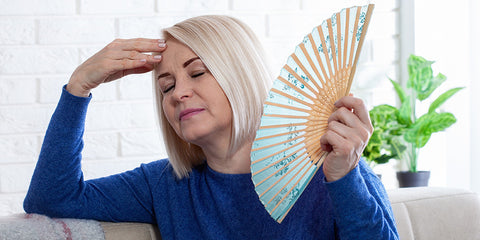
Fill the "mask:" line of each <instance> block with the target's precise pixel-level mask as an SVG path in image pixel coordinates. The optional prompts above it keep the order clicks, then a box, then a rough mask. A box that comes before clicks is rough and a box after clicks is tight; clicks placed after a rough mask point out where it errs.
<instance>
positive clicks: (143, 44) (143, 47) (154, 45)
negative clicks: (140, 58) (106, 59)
mask: <svg viewBox="0 0 480 240" xmlns="http://www.w3.org/2000/svg"><path fill="white" fill-rule="evenodd" d="M121 46H122V50H127V51H132V50H133V51H138V52H163V51H164V50H165V49H166V48H167V44H166V43H165V40H163V39H147V38H135V39H128V40H124V41H123V42H122V45H121Z"/></svg>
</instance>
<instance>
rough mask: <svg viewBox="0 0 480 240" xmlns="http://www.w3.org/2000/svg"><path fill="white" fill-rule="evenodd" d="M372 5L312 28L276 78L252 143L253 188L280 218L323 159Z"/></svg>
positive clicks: (359, 48) (354, 9)
mask: <svg viewBox="0 0 480 240" xmlns="http://www.w3.org/2000/svg"><path fill="white" fill-rule="evenodd" d="M373 7H374V5H373V4H369V5H365V6H359V7H351V8H346V9H343V10H342V11H340V12H339V13H335V14H334V15H333V16H332V17H331V18H329V19H326V20H325V21H323V23H322V24H321V25H319V26H317V27H315V28H314V29H313V31H312V32H311V33H309V34H308V35H307V36H305V37H304V39H303V41H302V42H301V43H300V44H299V45H298V46H297V47H296V48H295V52H294V53H293V54H292V55H290V56H289V57H288V59H287V63H286V64H285V65H284V66H283V68H282V69H281V71H280V76H279V77H278V78H277V79H276V80H275V81H274V83H273V87H272V89H271V90H270V93H269V96H268V98H267V100H266V102H265V105H264V113H263V116H262V121H261V126H260V129H259V130H258V131H257V136H256V139H255V142H254V143H253V147H252V154H251V171H252V180H253V182H254V184H255V190H256V192H257V194H258V196H259V198H260V200H261V201H262V203H263V204H264V205H265V208H266V209H267V211H268V212H269V213H270V215H271V216H272V217H273V218H274V219H275V220H276V221H278V222H282V221H283V219H284V218H285V216H286V215H287V213H288V212H289V211H290V209H291V208H292V207H293V205H294V203H295V202H296V200H297V199H298V198H299V197H300V195H301V194H302V192H303V190H304V189H305V188H306V186H307V185H308V183H309V182H310V180H311V179H312V178H313V176H314V175H315V173H316V172H317V170H318V169H319V167H320V165H321V164H322V162H323V159H324V157H325V156H326V152H324V151H322V150H321V148H320V138H321V136H322V135H323V134H324V133H325V131H326V128H327V120H328V117H329V116H330V115H331V114H332V113H333V111H334V110H335V107H334V105H333V104H334V102H335V101H336V100H338V99H339V98H341V97H343V96H346V95H347V94H348V93H349V92H350V86H351V85H352V80H353V75H354V73H355V68H356V64H357V61H358V57H359V55H360V51H361V47H362V45H363V40H364V38H365V34H366V31H367V27H368V24H369V21H370V16H371V14H372V11H373Z"/></svg>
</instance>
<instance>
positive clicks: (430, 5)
mask: <svg viewBox="0 0 480 240" xmlns="http://www.w3.org/2000/svg"><path fill="white" fill-rule="evenodd" d="M478 10H480V5H479V4H478V1H475V0H457V1H455V3H454V4H452V1H447V0H442V1H434V0H422V1H415V50H416V53H417V54H419V55H422V56H424V57H426V58H428V59H430V60H435V61H436V63H435V64H434V69H435V70H436V71H437V72H442V73H443V74H445V75H446V76H447V81H446V82H445V83H444V85H445V86H442V87H441V91H440V92H444V91H445V90H447V89H449V88H452V87H459V86H463V87H466V88H465V89H464V90H462V91H460V92H459V93H457V95H455V96H454V97H452V98H451V99H450V100H449V101H448V102H447V103H446V104H445V106H443V107H442V110H444V111H449V112H452V113H453V114H454V115H455V116H456V117H457V123H456V124H454V125H453V126H452V127H451V128H449V129H448V130H447V131H446V132H444V133H440V134H437V136H435V138H434V139H432V140H433V141H432V142H431V143H428V145H427V146H426V147H425V149H423V150H422V153H421V158H422V160H423V159H425V160H426V162H425V164H424V167H425V168H428V169H431V170H432V179H431V180H432V185H440V186H445V185H446V186H450V187H461V188H467V189H472V190H474V191H476V192H480V179H479V177H478V176H477V175H478V172H479V171H480V166H479V163H478V159H477V157H476V156H478V154H479V153H480V152H479V149H478V142H479V138H480V129H479V128H478V126H476V124H475V123H478V122H479V115H478V107H479V103H480V101H479V100H480V99H479V96H478V94H477V93H478V91H479V90H480V86H479V84H478V80H477V79H475V77H476V76H478V74H479V73H480V72H479V69H478V63H479V58H478V56H479V54H480V49H479V48H478V45H477V43H478V41H479V40H480V38H479V36H480V35H479V33H480V32H479V30H478V28H479V26H480V24H479V23H480V22H479V18H478V16H477V15H478ZM475 62H476V64H475ZM440 92H439V93H440ZM437 94H438V93H437Z"/></svg>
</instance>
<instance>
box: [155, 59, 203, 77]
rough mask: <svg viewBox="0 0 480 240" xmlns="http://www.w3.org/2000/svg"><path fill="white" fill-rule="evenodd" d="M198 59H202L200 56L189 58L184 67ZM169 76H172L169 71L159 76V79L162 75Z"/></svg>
mask: <svg viewBox="0 0 480 240" xmlns="http://www.w3.org/2000/svg"><path fill="white" fill-rule="evenodd" d="M198 59H200V57H193V58H190V59H188V60H187V61H186V62H184V63H183V68H186V67H187V66H188V65H190V63H192V62H193V61H195V60H198ZM167 76H170V73H168V72H166V73H162V74H160V75H159V76H158V78H157V79H160V78H162V77H167Z"/></svg>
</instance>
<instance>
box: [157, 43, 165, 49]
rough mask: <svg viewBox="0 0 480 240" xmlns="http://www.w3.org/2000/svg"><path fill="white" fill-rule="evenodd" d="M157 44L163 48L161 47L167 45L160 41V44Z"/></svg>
mask: <svg viewBox="0 0 480 240" xmlns="http://www.w3.org/2000/svg"><path fill="white" fill-rule="evenodd" d="M158 46H159V47H161V48H163V47H165V46H167V44H166V43H160V44H158Z"/></svg>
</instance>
